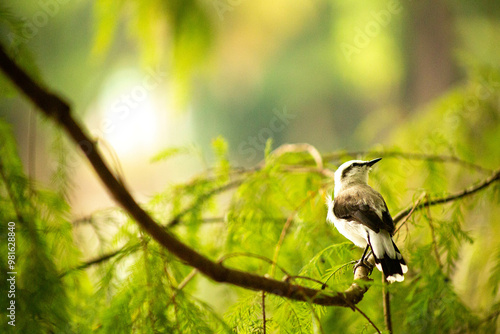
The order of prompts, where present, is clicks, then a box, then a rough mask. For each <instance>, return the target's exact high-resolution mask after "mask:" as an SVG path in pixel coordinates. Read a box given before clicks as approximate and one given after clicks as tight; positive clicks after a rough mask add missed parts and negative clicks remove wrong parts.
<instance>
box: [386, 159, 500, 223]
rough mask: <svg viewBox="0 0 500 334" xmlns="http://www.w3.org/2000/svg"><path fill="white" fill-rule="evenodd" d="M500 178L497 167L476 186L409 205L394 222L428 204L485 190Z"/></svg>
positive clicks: (447, 200) (396, 216) (432, 204)
mask: <svg viewBox="0 0 500 334" xmlns="http://www.w3.org/2000/svg"><path fill="white" fill-rule="evenodd" d="M499 180H500V169H497V170H496V171H494V172H493V174H492V175H491V176H490V177H489V178H487V179H485V180H484V181H483V182H481V183H479V184H477V185H475V186H470V187H468V188H466V189H464V190H462V191H461V192H459V193H456V194H453V195H449V196H445V197H441V198H436V199H428V200H426V201H423V202H420V203H419V204H418V205H413V206H411V207H408V208H407V209H405V210H402V211H400V212H399V213H398V214H396V215H395V216H394V218H393V221H394V224H397V223H398V222H399V221H400V220H401V219H403V218H404V217H406V216H408V215H410V214H411V213H412V212H413V211H417V210H420V209H422V208H425V207H428V206H434V205H438V204H445V203H448V202H453V201H455V200H458V199H461V198H464V197H467V196H470V195H472V194H474V193H476V192H478V191H480V190H483V189H485V188H487V187H488V186H489V185H491V184H493V183H494V182H496V181H499Z"/></svg>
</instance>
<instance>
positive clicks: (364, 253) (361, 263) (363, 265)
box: [354, 244, 373, 275]
mask: <svg viewBox="0 0 500 334" xmlns="http://www.w3.org/2000/svg"><path fill="white" fill-rule="evenodd" d="M369 248H370V245H369V244H367V245H366V248H365V251H364V252H363V255H362V256H361V259H360V260H359V261H358V262H356V264H355V265H354V272H356V269H358V267H359V266H361V267H365V268H367V269H368V270H369V271H370V275H371V273H372V270H373V267H372V266H371V265H370V264H369V263H368V262H365V257H367V256H366V253H367V252H368V249H369ZM370 253H371V252H370Z"/></svg>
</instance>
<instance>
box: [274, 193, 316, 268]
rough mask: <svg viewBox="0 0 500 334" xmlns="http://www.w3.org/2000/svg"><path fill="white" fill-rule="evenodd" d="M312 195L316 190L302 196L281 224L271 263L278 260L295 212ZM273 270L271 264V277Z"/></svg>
mask: <svg viewBox="0 0 500 334" xmlns="http://www.w3.org/2000/svg"><path fill="white" fill-rule="evenodd" d="M314 195H316V192H312V191H311V192H309V193H308V195H307V197H306V198H304V200H303V201H302V202H301V203H300V204H299V205H298V206H297V207H296V208H295V210H293V212H292V213H291V214H290V215H289V216H288V218H287V220H286V222H285V225H283V229H282V230H281V234H280V238H279V240H278V244H277V245H276V248H275V249H274V255H273V263H277V262H278V257H279V254H280V250H281V246H282V245H283V241H284V240H285V236H286V234H287V232H288V229H289V228H290V226H291V225H292V222H293V218H294V217H295V216H296V215H297V213H298V212H299V210H300V209H302V207H303V206H304V205H306V203H307V202H308V201H309V200H311V198H313V197H314ZM274 271H275V268H274V265H273V266H272V267H271V277H273V276H274Z"/></svg>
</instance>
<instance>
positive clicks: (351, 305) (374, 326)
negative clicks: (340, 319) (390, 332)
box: [347, 301, 381, 334]
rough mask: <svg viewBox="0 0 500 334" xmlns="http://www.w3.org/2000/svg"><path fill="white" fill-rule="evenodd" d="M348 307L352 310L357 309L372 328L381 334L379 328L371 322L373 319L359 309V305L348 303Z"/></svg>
mask: <svg viewBox="0 0 500 334" xmlns="http://www.w3.org/2000/svg"><path fill="white" fill-rule="evenodd" d="M347 302H348V303H350V301H347ZM349 307H350V308H351V309H352V310H353V311H354V310H356V311H358V312H359V313H360V314H361V315H362V316H363V317H365V319H366V320H367V321H368V322H369V323H370V324H371V325H372V327H373V328H375V330H376V331H377V333H379V334H381V333H380V330H379V329H378V328H377V326H376V325H375V324H374V323H373V321H372V320H371V319H370V318H369V317H368V316H367V315H366V314H365V313H364V312H363V311H361V310H360V309H359V307H357V306H356V305H354V304H350V305H349Z"/></svg>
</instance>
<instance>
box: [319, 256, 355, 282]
mask: <svg viewBox="0 0 500 334" xmlns="http://www.w3.org/2000/svg"><path fill="white" fill-rule="evenodd" d="M356 262H357V261H355V260H353V261H351V262H347V263H344V264H343V265H341V266H340V267H338V268H337V269H336V270H334V271H333V272H332V273H331V274H330V276H328V278H327V279H326V281H325V283H323V285H322V286H321V289H326V287H327V286H328V285H327V284H326V283H328V281H329V280H330V278H332V276H333V275H335V274H336V273H337V272H338V271H339V270H341V269H343V268H344V267H347V266H348V265H350V264H354V263H356Z"/></svg>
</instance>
